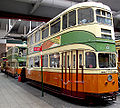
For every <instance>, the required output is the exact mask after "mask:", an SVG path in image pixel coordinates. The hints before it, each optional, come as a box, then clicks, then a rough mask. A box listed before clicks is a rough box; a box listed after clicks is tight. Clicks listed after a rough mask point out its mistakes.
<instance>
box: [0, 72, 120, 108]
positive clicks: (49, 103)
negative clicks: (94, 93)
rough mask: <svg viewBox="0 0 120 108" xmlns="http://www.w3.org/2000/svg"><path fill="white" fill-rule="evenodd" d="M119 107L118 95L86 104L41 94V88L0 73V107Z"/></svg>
mask: <svg viewBox="0 0 120 108" xmlns="http://www.w3.org/2000/svg"><path fill="white" fill-rule="evenodd" d="M88 107H89V108H92V107H93V108H94V107H96V108H103V107H104V108H120V96H117V101H116V102H109V103H101V104H99V105H86V104H83V103H82V102H80V101H79V100H78V101H77V102H76V100H74V99H69V98H68V97H66V98H64V97H61V96H57V95H55V94H51V93H47V92H44V97H42V96H41V90H39V89H37V88H35V87H33V86H30V85H28V84H27V83H22V82H18V81H17V80H16V79H14V78H11V77H10V76H8V78H7V76H6V75H5V74H3V73H0V108H88Z"/></svg>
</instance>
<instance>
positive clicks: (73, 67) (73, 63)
mask: <svg viewBox="0 0 120 108" xmlns="http://www.w3.org/2000/svg"><path fill="white" fill-rule="evenodd" d="M73 68H75V55H73Z"/></svg>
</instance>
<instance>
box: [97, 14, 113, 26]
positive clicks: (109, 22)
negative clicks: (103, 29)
mask: <svg viewBox="0 0 120 108" xmlns="http://www.w3.org/2000/svg"><path fill="white" fill-rule="evenodd" d="M97 22H99V23H102V24H107V25H110V26H111V25H112V20H111V19H109V18H105V17H102V16H97Z"/></svg>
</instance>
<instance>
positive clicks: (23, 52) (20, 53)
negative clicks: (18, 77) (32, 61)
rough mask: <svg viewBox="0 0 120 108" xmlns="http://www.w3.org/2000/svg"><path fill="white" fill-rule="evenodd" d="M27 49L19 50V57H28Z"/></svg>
mask: <svg viewBox="0 0 120 108" xmlns="http://www.w3.org/2000/svg"><path fill="white" fill-rule="evenodd" d="M26 55H27V49H26V48H19V57H22V56H26Z"/></svg>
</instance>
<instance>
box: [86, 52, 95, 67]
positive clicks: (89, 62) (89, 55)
mask: <svg viewBox="0 0 120 108" xmlns="http://www.w3.org/2000/svg"><path fill="white" fill-rule="evenodd" d="M85 56H86V68H96V55H95V53H93V52H86V54H85Z"/></svg>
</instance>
